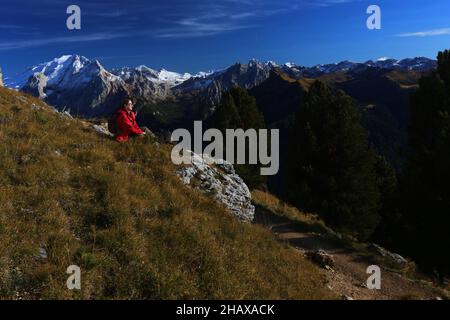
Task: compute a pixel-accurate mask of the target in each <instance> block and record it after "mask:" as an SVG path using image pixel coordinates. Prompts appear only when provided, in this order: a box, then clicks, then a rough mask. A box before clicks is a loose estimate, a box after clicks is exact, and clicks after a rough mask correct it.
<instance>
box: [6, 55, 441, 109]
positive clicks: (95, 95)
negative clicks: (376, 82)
mask: <svg viewBox="0 0 450 320" xmlns="http://www.w3.org/2000/svg"><path fill="white" fill-rule="evenodd" d="M434 68H436V61H435V60H432V59H428V58H424V57H418V58H413V59H404V60H395V59H379V60H377V61H367V62H364V63H355V62H350V61H343V62H339V63H334V64H324V65H317V66H313V67H304V66H299V65H296V64H294V63H286V64H283V65H278V64H276V63H275V62H271V61H269V62H265V63H264V62H259V61H257V60H251V61H250V62H249V63H247V64H241V63H236V64H234V65H232V66H230V67H228V68H226V69H223V70H219V71H213V72H201V73H198V74H195V75H192V74H189V73H185V74H179V73H176V72H170V71H167V70H164V69H162V70H158V71H156V70H154V69H151V68H149V67H146V66H140V67H137V68H122V69H114V70H109V71H108V70H106V69H105V68H104V67H103V66H102V65H101V64H100V62H99V61H97V60H94V61H92V60H89V59H87V58H86V57H83V56H79V55H66V56H62V57H60V58H56V59H54V60H52V61H49V62H45V63H42V64H39V65H37V66H34V67H31V68H28V69H27V70H25V71H24V72H22V73H20V74H18V75H16V76H12V77H7V78H5V79H4V82H5V85H6V86H7V87H10V88H14V89H18V90H22V91H25V92H28V93H31V94H33V95H35V96H38V97H40V98H42V99H45V100H46V102H48V103H49V104H52V105H54V106H55V107H57V108H58V109H68V110H70V112H71V113H72V114H74V115H79V116H86V117H100V116H106V115H108V114H110V113H111V112H113V111H114V109H115V108H116V107H117V104H118V101H119V100H121V99H123V98H124V97H125V96H127V95H132V96H133V97H135V98H136V99H137V100H138V101H141V102H142V104H143V105H146V104H157V103H160V102H162V101H174V100H186V97H188V98H189V99H190V100H192V99H193V98H194V97H195V101H196V102H199V103H201V104H202V105H206V106H209V107H214V105H216V104H217V103H218V101H219V100H220V97H221V94H222V92H223V91H225V90H227V89H229V88H230V87H232V86H234V85H239V86H242V87H245V88H247V89H251V88H254V87H256V86H258V85H260V84H261V83H262V82H264V81H265V80H267V79H268V78H269V76H270V73H271V72H272V71H274V70H281V71H282V72H283V73H285V74H286V75H288V76H289V77H291V78H293V79H297V80H298V79H303V78H319V77H321V76H324V75H328V74H335V73H350V72H351V73H362V72H365V71H366V70H367V69H389V70H398V71H417V72H425V71H428V70H431V69H434Z"/></svg>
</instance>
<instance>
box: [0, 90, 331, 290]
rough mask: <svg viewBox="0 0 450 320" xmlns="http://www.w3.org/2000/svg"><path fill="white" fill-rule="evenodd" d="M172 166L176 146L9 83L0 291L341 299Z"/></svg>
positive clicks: (0, 157)
mask: <svg viewBox="0 0 450 320" xmlns="http://www.w3.org/2000/svg"><path fill="white" fill-rule="evenodd" d="M33 103H34V104H35V105H36V106H38V107H39V110H35V109H33V108H31V105H32V104H33ZM174 170H175V168H174V167H173V166H172V164H171V162H170V158H169V147H168V146H161V147H159V148H158V147H156V146H155V144H154V143H152V142H151V141H132V142H130V143H126V144H118V143H115V142H114V141H111V140H110V139H108V138H105V137H101V136H98V135H97V134H96V133H94V132H92V130H91V129H89V128H86V127H83V125H82V123H81V122H80V121H78V120H67V119H65V118H62V117H61V116H59V115H58V114H55V113H53V112H52V111H50V110H49V109H48V108H47V107H46V106H45V105H44V104H43V103H42V102H40V101H39V100H36V99H34V98H31V97H29V96H26V95H23V94H21V93H17V92H14V91H11V90H8V89H5V88H0V243H1V244H2V245H1V246H0V298H44V299H51V298H63V299H70V298H75V299H77V298H88V299H90V298H100V299H109V298H124V299H127V298H131V299H141V298H144V299H177V298H188V299H191V298H192V299H199V298H224V299H229V298H233V299H234V298H236V299H251V298H263V299H272V298H273V299H279V298H286V299H326V298H332V297H333V296H332V294H331V293H330V292H329V291H328V289H326V288H325V284H324V277H323V274H322V273H321V271H320V270H319V269H317V267H315V266H314V265H312V264H311V263H309V262H308V261H306V260H304V259H303V258H302V257H300V256H299V255H298V254H297V253H296V252H295V251H294V250H293V249H291V248H289V247H287V246H283V245H281V244H279V243H278V242H277V241H275V240H274V239H273V237H272V235H271V234H270V233H269V232H268V231H266V230H264V229H263V228H260V227H257V226H254V225H247V224H243V223H240V222H239V221H236V219H234V218H233V217H231V216H230V215H229V214H227V213H226V212H225V210H224V209H223V208H222V207H220V206H219V205H217V204H216V203H215V202H214V201H213V200H211V199H210V198H208V197H206V196H204V195H202V194H200V193H199V192H196V191H193V190H190V189H188V188H186V187H184V186H183V185H182V184H181V183H180V182H179V181H178V179H177V177H176V176H175V175H174V174H173V172H174ZM42 249H44V250H45V252H44V251H42ZM40 250H41V254H40ZM43 253H45V254H43ZM45 256H46V257H45ZM72 264H76V265H79V266H80V267H81V268H82V290H81V291H69V290H67V288H66V279H67V277H68V275H67V274H66V273H65V272H66V268H67V267H68V266H69V265H72Z"/></svg>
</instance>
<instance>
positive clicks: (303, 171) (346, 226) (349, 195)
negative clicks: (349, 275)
mask: <svg viewBox="0 0 450 320" xmlns="http://www.w3.org/2000/svg"><path fill="white" fill-rule="evenodd" d="M290 141H291V143H290V144H291V145H290V159H289V160H290V174H289V177H290V179H289V186H290V194H291V200H292V201H293V202H294V203H295V204H296V205H297V206H299V207H301V208H303V209H306V210H308V211H313V212H317V213H319V214H321V215H322V216H323V217H324V218H325V220H326V221H327V222H329V223H330V224H332V225H334V226H335V227H338V228H339V229H341V230H342V231H346V232H351V233H353V234H354V235H355V236H358V237H360V238H367V237H369V236H370V235H371V233H372V232H373V230H374V229H375V228H376V226H377V224H378V222H379V215H378V209H379V197H380V195H379V190H378V186H377V181H376V176H375V164H376V156H375V154H374V152H373V151H371V150H370V149H369V146H368V141H367V133H366V131H365V130H364V129H363V127H362V126H361V124H360V114H359V110H358V108H357V107H356V106H355V104H354V102H353V100H352V99H351V98H350V97H349V96H347V95H345V94H344V93H343V92H342V91H339V92H337V93H336V94H334V93H333V92H332V91H331V90H330V89H329V88H328V87H327V86H326V85H324V84H323V83H321V82H320V81H316V82H315V83H314V84H313V85H312V86H311V88H310V89H309V92H308V93H307V94H306V95H305V97H304V99H303V101H302V104H301V107H300V109H299V111H298V113H297V116H296V122H295V125H294V128H293V130H292V137H291V139H290Z"/></svg>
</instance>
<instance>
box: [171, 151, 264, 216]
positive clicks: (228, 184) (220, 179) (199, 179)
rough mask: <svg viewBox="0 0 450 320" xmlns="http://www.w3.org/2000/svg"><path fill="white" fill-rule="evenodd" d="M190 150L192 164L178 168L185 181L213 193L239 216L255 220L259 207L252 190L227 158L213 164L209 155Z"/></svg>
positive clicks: (182, 179)
mask: <svg viewBox="0 0 450 320" xmlns="http://www.w3.org/2000/svg"><path fill="white" fill-rule="evenodd" d="M189 152H190V155H191V163H192V164H191V165H189V166H186V167H183V168H181V169H179V170H178V171H177V174H178V176H179V177H180V179H181V181H182V182H183V183H184V184H186V185H193V186H194V187H196V188H198V189H200V190H201V191H203V192H205V193H208V194H211V195H213V196H214V198H215V199H216V200H217V201H219V202H220V203H222V204H224V205H225V206H226V207H227V209H228V210H229V211H230V212H231V213H232V214H233V215H235V216H237V217H238V218H239V219H241V220H243V221H246V222H251V221H253V219H254V215H255V207H254V206H253V205H252V204H251V193H250V190H249V189H248V187H247V185H246V184H245V182H244V181H243V180H242V178H241V177H239V176H238V175H237V174H236V173H235V170H234V167H233V165H232V164H231V163H229V162H227V161H224V160H215V161H214V162H215V163H214V164H213V165H209V164H208V162H209V163H210V160H211V158H209V157H208V156H200V155H198V154H195V153H193V152H191V151H189Z"/></svg>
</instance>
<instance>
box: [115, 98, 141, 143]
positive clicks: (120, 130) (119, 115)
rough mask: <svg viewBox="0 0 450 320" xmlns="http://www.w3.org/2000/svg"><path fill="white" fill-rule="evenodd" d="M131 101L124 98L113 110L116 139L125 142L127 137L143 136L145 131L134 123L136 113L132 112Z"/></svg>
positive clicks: (132, 105)
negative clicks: (114, 110)
mask: <svg viewBox="0 0 450 320" xmlns="http://www.w3.org/2000/svg"><path fill="white" fill-rule="evenodd" d="M133 107H134V104H133V101H132V100H131V99H125V100H124V102H123V103H122V106H121V107H120V108H119V109H118V110H117V111H116V112H115V114H114V119H115V121H116V131H117V134H116V141H118V142H125V141H128V138H129V137H130V136H131V137H139V138H143V137H144V136H145V131H144V130H142V129H141V128H139V126H138V124H137V123H136V115H135V113H134V112H133Z"/></svg>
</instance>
